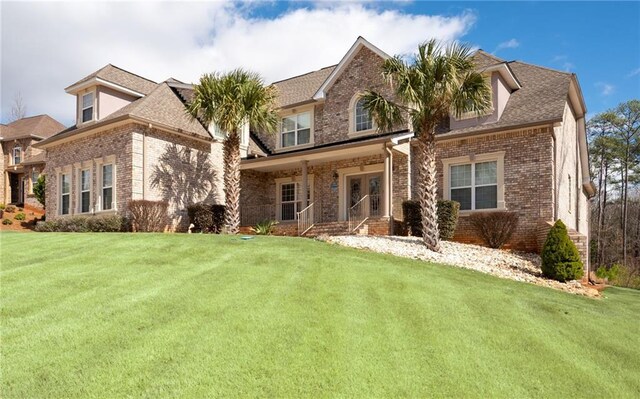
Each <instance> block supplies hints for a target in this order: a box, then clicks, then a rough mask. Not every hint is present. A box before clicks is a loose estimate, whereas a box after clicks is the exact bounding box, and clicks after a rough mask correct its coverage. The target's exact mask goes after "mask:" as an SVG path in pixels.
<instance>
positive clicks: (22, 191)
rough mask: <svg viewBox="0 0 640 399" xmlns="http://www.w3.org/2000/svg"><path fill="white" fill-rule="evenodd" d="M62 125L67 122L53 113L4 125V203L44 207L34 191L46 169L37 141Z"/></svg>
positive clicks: (0, 189) (0, 166) (0, 129)
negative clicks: (57, 118)
mask: <svg viewBox="0 0 640 399" xmlns="http://www.w3.org/2000/svg"><path fill="white" fill-rule="evenodd" d="M62 129H64V125H63V124H61V123H60V122H58V121H56V120H55V119H53V118H51V117H50V116H49V115H38V116H31V117H28V118H22V119H18V120H17V121H14V122H11V123H9V124H8V125H0V142H1V144H2V159H1V160H0V170H2V184H1V185H0V203H3V204H15V205H20V206H25V207H27V208H33V209H42V204H40V203H39V202H38V200H36V199H35V197H34V195H33V186H34V184H35V183H36V181H37V180H38V177H40V174H41V173H42V171H43V170H44V162H45V157H44V153H43V151H42V150H40V149H37V148H34V147H33V145H34V144H35V143H37V142H39V141H42V140H43V139H46V138H47V137H50V136H52V135H54V134H55V133H58V132H59V131H61V130H62Z"/></svg>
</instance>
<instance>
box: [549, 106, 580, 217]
mask: <svg viewBox="0 0 640 399" xmlns="http://www.w3.org/2000/svg"><path fill="white" fill-rule="evenodd" d="M554 132H555V136H556V138H555V139H556V143H555V165H556V170H555V191H556V195H557V197H556V199H557V200H556V218H558V219H562V221H563V222H564V223H565V224H566V225H567V227H569V228H571V229H574V230H577V229H578V220H577V218H578V210H577V207H578V202H579V200H578V198H579V196H580V195H581V193H582V189H581V187H582V183H581V181H582V176H581V173H580V161H579V159H578V129H577V124H576V118H575V116H574V113H573V110H572V109H571V107H570V106H569V104H568V103H566V104H565V109H564V115H563V118H562V123H559V124H557V125H556V126H555V127H554Z"/></svg>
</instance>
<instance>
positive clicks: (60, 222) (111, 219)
mask: <svg viewBox="0 0 640 399" xmlns="http://www.w3.org/2000/svg"><path fill="white" fill-rule="evenodd" d="M126 229H127V223H126V219H125V218H123V217H122V216H118V215H105V216H72V217H65V218H57V219H53V220H49V221H46V222H38V223H37V224H36V231H39V232H66V233H87V232H95V233H101V232H119V231H126Z"/></svg>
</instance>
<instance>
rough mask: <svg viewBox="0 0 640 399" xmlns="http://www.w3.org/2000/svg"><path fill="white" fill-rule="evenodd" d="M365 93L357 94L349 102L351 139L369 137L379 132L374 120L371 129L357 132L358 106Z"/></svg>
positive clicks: (349, 134)
mask: <svg viewBox="0 0 640 399" xmlns="http://www.w3.org/2000/svg"><path fill="white" fill-rule="evenodd" d="M362 95H363V93H356V94H355V95H354V96H353V97H351V101H349V133H348V136H349V137H360V136H368V135H370V134H373V133H375V132H376V131H377V126H376V122H375V121H374V120H373V118H371V119H372V121H371V122H372V123H371V129H367V130H360V131H356V104H357V103H358V101H359V100H360V99H361V98H362Z"/></svg>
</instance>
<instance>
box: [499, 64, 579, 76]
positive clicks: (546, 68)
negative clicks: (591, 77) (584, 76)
mask: <svg viewBox="0 0 640 399" xmlns="http://www.w3.org/2000/svg"><path fill="white" fill-rule="evenodd" d="M511 63H518V64H523V65H527V66H531V67H535V68H538V69H545V70H547V71H551V72H556V73H561V74H563V75H568V76H573V75H575V73H574V72H566V71H561V70H559V69H554V68H550V67H546V66H542V65H537V64H531V63H529V62H524V61H519V60H513V61H508V62H507V64H511Z"/></svg>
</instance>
